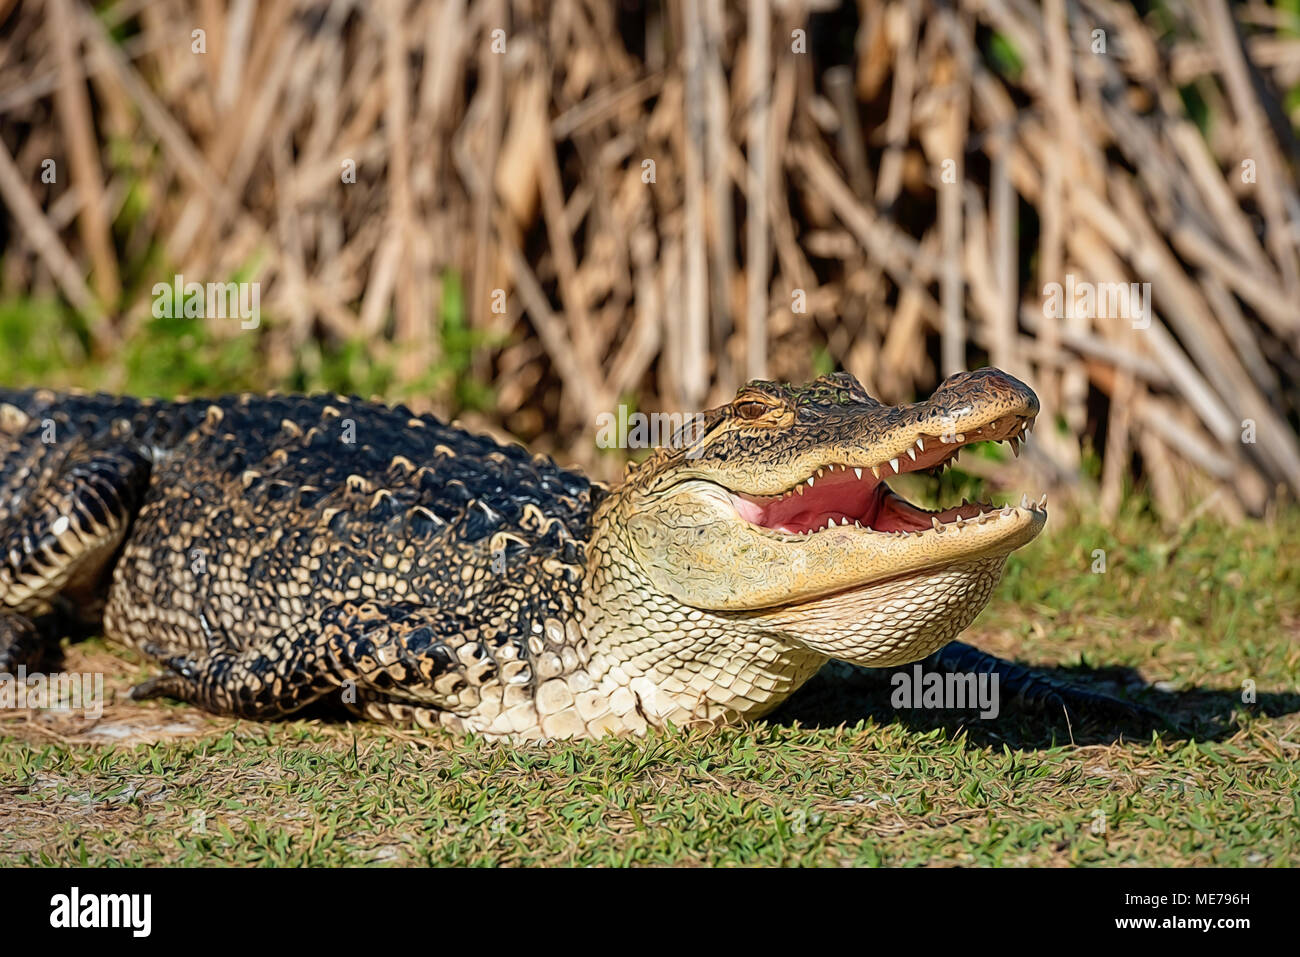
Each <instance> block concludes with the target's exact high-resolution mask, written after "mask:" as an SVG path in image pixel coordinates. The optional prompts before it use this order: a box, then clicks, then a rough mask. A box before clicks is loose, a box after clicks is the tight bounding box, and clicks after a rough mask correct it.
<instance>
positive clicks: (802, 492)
mask: <svg viewBox="0 0 1300 957" xmlns="http://www.w3.org/2000/svg"><path fill="white" fill-rule="evenodd" d="M1031 427H1032V420H1018V421H1016V422H1013V423H1012V424H1011V425H1009V426H1004V427H1003V428H1001V429H998V428H997V423H994V424H993V426H992V427H990V428H989V429H988V430H987V435H981V434H978V433H976V434H973V435H971V436H970V437H969V438H970V441H986V440H987V441H996V442H1008V443H1009V444H1010V445H1011V447H1012V450H1013V451H1015V452H1016V454H1017V455H1018V454H1019V446H1018V442H1020V441H1023V434H1024V431H1026V429H1027V428H1031ZM981 431H984V430H981ZM967 438H968V437H967V436H965V435H959V436H956V437H949V438H948V439H947V440H945V438H944V437H938V436H922V437H921V438H920V439H918V440H917V442H916V445H915V447H914V448H912V449H909V450H908V452H907V453H906V454H904V455H900V456H897V457H894V458H891V459H890V460H889V461H888V462H887V463H886V464H884V465H883V466H881V465H876V466H871V465H847V464H840V463H834V464H827V465H824V466H822V467H820V468H818V469H817V470H816V471H815V472H814V473H813V474H811V475H809V476H808V477H807V478H805V479H804V480H803V481H801V482H799V483H798V484H796V485H794V486H793V487H791V488H789V489H787V490H786V491H784V492H782V493H780V494H777V495H767V496H763V495H750V494H747V493H743V492H736V491H732V492H730V493H729V494H730V497H731V502H732V505H733V506H734V507H735V509H736V513H737V515H739V516H740V517H741V518H742V519H744V520H745V521H747V522H749V523H750V524H751V525H753V526H755V527H757V528H760V529H762V530H763V531H765V532H767V533H769V534H771V535H773V536H776V537H779V538H782V539H789V540H795V541H797V540H800V539H804V540H806V539H807V538H808V537H810V536H815V535H817V534H819V533H821V532H824V531H827V530H829V529H836V528H844V527H849V528H853V529H856V530H860V531H862V532H863V533H866V534H876V535H916V536H924V535H929V534H943V533H944V532H945V531H950V530H960V529H962V528H963V527H966V526H970V525H983V524H986V523H990V522H994V523H996V522H999V521H1001V520H1003V519H1012V518H1014V517H1015V516H1016V514H1017V512H1018V511H1020V512H1023V511H1028V512H1030V513H1032V515H1033V517H1035V518H1043V519H1045V518H1046V510H1047V496H1046V495H1044V496H1042V498H1041V499H1040V500H1039V501H1038V502H1036V503H1035V502H1032V501H1031V500H1030V499H1029V498H1028V496H1024V495H1022V496H1021V500H1020V505H1019V507H1018V508H1017V506H1014V505H1006V506H998V505H992V504H989V503H980V502H976V503H968V502H966V501H965V500H963V501H962V504H961V505H957V506H953V507H951V508H946V509H940V510H934V511H932V510H930V509H925V508H921V507H919V506H916V505H913V504H912V503H910V502H908V501H907V500H906V499H904V498H903V497H902V496H900V495H898V494H897V493H896V492H894V490H893V489H891V488H890V487H889V485H888V484H887V483H886V482H885V480H884V479H883V478H882V477H881V476H882V474H898V473H903V472H916V471H929V472H932V473H933V474H936V475H937V474H939V473H940V472H942V471H943V470H944V469H945V468H947V467H948V466H949V465H951V464H952V462H953V461H954V460H955V459H956V457H957V453H958V452H959V451H960V450H961V449H962V448H963V447H964V446H965V445H966V444H967Z"/></svg>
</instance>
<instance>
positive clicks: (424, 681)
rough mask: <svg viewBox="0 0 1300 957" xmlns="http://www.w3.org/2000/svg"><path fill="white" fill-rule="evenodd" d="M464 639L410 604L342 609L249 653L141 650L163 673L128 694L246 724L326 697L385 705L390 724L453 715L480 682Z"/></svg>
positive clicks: (459, 629) (456, 627) (444, 620)
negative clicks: (420, 714) (172, 701)
mask: <svg viewBox="0 0 1300 957" xmlns="http://www.w3.org/2000/svg"><path fill="white" fill-rule="evenodd" d="M465 630H466V628H465V625H464V623H463V622H457V621H456V620H455V619H454V618H453V617H452V616H449V615H446V614H445V613H440V612H439V611H437V610H436V609H428V608H424V607H422V606H418V605H414V604H411V603H405V602H399V603H396V604H383V603H378V602H373V601H359V602H350V601H349V602H343V603H341V604H338V605H332V606H330V607H329V608H327V609H325V611H324V613H323V614H321V615H320V616H319V617H316V618H312V619H309V620H306V621H303V622H300V623H299V624H298V625H296V626H295V627H293V628H292V629H289V630H287V631H283V632H281V633H280V634H278V635H277V636H276V637H275V638H273V639H271V640H270V641H267V642H265V643H262V644H259V645H257V646H254V647H251V648H245V649H238V650H237V649H229V650H217V651H214V652H211V653H208V654H203V653H199V654H194V655H191V654H185V653H181V652H178V650H177V649H176V648H170V647H163V646H160V645H152V644H149V643H145V644H144V645H142V646H140V649H141V650H142V651H143V652H144V653H145V654H147V655H149V656H150V657H151V658H153V659H155V660H156V661H158V662H160V663H161V664H162V665H164V666H165V667H166V668H167V671H165V672H164V673H163V674H161V675H158V676H156V677H154V678H151V679H149V680H148V681H145V682H143V683H142V684H139V685H136V686H135V687H134V688H132V689H131V697H132V698H134V699H136V700H137V701H139V700H144V699H147V698H164V697H166V698H176V699H179V700H181V701H185V702H188V703H190V704H194V705H197V706H199V707H201V708H203V709H205V710H207V711H211V712H214V713H216V714H226V715H232V716H235V717H240V718H248V719H252V720H267V719H270V718H278V717H282V716H284V715H288V714H292V713H294V712H295V711H299V710H301V709H302V708H304V707H306V706H307V705H309V704H312V703H313V702H315V701H318V700H320V699H322V698H325V697H326V696H328V695H331V694H339V695H340V701H341V703H342V704H344V705H347V706H349V707H352V708H353V710H357V707H354V706H359V705H361V704H363V703H371V702H376V701H383V702H387V703H389V704H393V705H394V706H395V707H394V708H392V709H390V710H392V711H393V713H394V715H395V717H394V720H398V718H399V717H400V716H401V715H405V714H406V713H407V712H411V713H414V712H415V711H417V710H421V709H422V710H424V711H427V712H430V713H432V712H435V711H438V710H440V709H446V710H453V709H454V708H455V706H456V705H458V704H459V705H464V704H465V703H466V702H467V701H468V698H467V694H468V688H469V685H470V684H471V682H472V681H474V680H483V677H484V676H483V674H482V671H483V668H482V667H480V668H478V669H475V670H474V672H473V674H472V675H471V673H470V668H469V666H468V665H466V664H465V662H470V663H471V664H477V663H479V662H483V661H487V659H486V656H485V655H484V654H483V652H482V650H481V649H480V648H479V647H477V646H476V645H474V644H473V643H472V642H467V641H466V639H465V637H464V632H465ZM487 663H488V664H490V661H487ZM474 700H475V701H476V700H477V697H476V696H475V698H474ZM398 705H400V706H401V707H396V706H398ZM374 710H376V709H373V708H371V709H368V710H367V711H366V714H367V716H371V711H374ZM399 712H400V713H401V715H399V714H398V713H399ZM430 720H431V719H430ZM435 723H436V722H435Z"/></svg>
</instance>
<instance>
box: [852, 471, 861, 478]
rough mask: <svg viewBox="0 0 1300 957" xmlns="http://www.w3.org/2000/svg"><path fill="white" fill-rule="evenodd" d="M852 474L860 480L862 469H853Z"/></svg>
mask: <svg viewBox="0 0 1300 957" xmlns="http://www.w3.org/2000/svg"><path fill="white" fill-rule="evenodd" d="M853 474H854V475H856V476H857V477H858V478H859V479H860V478H862V469H858V468H855V469H854V470H853Z"/></svg>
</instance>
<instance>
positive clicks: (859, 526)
mask: <svg viewBox="0 0 1300 957" xmlns="http://www.w3.org/2000/svg"><path fill="white" fill-rule="evenodd" d="M853 527H854V528H861V527H862V523H861V522H859V521H858V520H857V519H856V518H855V519H854V520H853Z"/></svg>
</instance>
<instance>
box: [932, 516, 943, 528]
mask: <svg viewBox="0 0 1300 957" xmlns="http://www.w3.org/2000/svg"><path fill="white" fill-rule="evenodd" d="M930 525H931V526H932V527H934V528H936V529H937V528H939V527H940V526H942V525H943V522H941V521H939V516H938V515H933V516H931V517H930Z"/></svg>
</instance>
